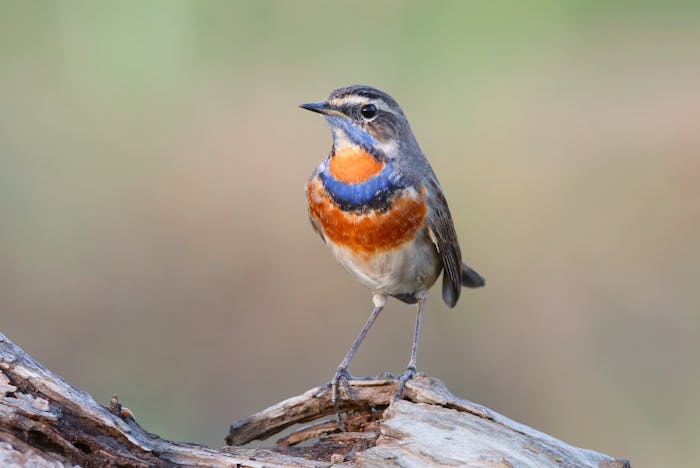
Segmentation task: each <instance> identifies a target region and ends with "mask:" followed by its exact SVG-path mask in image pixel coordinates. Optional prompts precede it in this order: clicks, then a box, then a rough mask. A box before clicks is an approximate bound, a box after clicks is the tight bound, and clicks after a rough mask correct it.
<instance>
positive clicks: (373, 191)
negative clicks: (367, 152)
mask: <svg viewBox="0 0 700 468" xmlns="http://www.w3.org/2000/svg"><path fill="white" fill-rule="evenodd" d="M319 176H320V178H321V182H323V186H324V187H325V189H326V191H327V192H328V194H329V195H330V196H331V199H332V200H333V201H334V202H335V204H336V205H338V206H339V207H340V208H341V209H342V210H345V211H355V210H364V209H388V208H389V207H390V205H391V200H390V198H391V196H392V195H393V194H394V193H395V192H396V191H397V190H401V189H404V188H406V186H405V185H404V184H403V182H402V181H401V179H400V177H398V176H397V175H396V174H395V173H394V171H393V168H392V163H391V162H389V163H388V164H386V165H385V166H384V168H382V170H381V171H380V172H379V173H378V174H376V175H374V176H372V177H370V178H369V179H367V180H366V181H364V182H361V183H359V184H346V183H344V182H340V181H338V180H337V179H335V178H333V176H331V175H330V174H328V172H327V168H326V167H325V164H324V168H323V170H322V171H320V173H319Z"/></svg>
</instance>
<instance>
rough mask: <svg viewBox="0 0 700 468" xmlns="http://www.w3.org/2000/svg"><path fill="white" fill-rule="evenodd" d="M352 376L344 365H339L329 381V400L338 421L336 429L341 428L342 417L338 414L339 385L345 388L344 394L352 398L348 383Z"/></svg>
mask: <svg viewBox="0 0 700 468" xmlns="http://www.w3.org/2000/svg"><path fill="white" fill-rule="evenodd" d="M353 379H354V377H353V376H352V375H350V372H348V369H347V368H346V367H339V368H338V370H336V371H335V375H334V376H333V379H331V381H330V387H331V402H332V403H333V410H335V418H336V421H337V422H338V429H340V430H341V431H342V430H343V419H342V418H341V416H340V386H341V385H342V386H343V390H345V395H346V396H347V397H348V398H353V396H352V390H350V384H349V383H348V380H353Z"/></svg>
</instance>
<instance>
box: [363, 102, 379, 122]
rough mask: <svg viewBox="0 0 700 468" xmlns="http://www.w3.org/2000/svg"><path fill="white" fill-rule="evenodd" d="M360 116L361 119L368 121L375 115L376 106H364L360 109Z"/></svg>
mask: <svg viewBox="0 0 700 468" xmlns="http://www.w3.org/2000/svg"><path fill="white" fill-rule="evenodd" d="M360 114H362V117H364V118H365V119H367V120H369V119H371V118H373V117H374V116H375V115H377V106H375V105H374V104H366V105H364V106H362V108H361V109H360Z"/></svg>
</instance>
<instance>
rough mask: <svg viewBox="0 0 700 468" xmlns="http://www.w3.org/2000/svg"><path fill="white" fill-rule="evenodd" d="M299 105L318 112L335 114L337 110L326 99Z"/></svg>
mask: <svg viewBox="0 0 700 468" xmlns="http://www.w3.org/2000/svg"><path fill="white" fill-rule="evenodd" d="M299 107H301V108H302V109H306V110H310V111H311V112H318V113H319V114H324V115H329V114H334V113H335V112H336V111H335V110H334V109H332V108H331V107H330V106H329V105H328V104H327V103H326V102H324V101H321V102H309V103H308V104H302V105H300V106H299Z"/></svg>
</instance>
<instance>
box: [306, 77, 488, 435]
mask: <svg viewBox="0 0 700 468" xmlns="http://www.w3.org/2000/svg"><path fill="white" fill-rule="evenodd" d="M299 107H301V108H303V109H306V110H309V111H312V112H316V113H319V114H321V115H322V116H323V117H324V118H325V120H326V122H327V123H328V125H329V126H330V130H331V134H332V138H333V144H332V147H331V150H330V153H329V154H328V156H327V157H326V158H325V159H324V160H323V161H322V162H321V163H320V165H319V166H318V167H317V168H316V170H315V171H314V172H313V174H312V175H311V177H310V179H309V180H308V182H307V183H306V202H307V208H308V216H309V219H310V221H311V225H312V227H313V229H314V230H315V231H316V232H317V233H318V234H319V235H320V236H321V238H322V239H323V240H324V242H325V243H326V245H327V246H328V247H330V250H331V251H332V253H333V255H334V256H335V258H336V259H337V260H338V261H339V262H340V264H341V265H342V266H343V267H344V268H345V269H346V270H347V271H348V272H349V273H350V274H351V275H352V276H354V277H355V278H356V279H357V280H359V281H360V282H361V283H362V284H364V285H365V286H367V287H368V288H369V289H370V290H371V291H372V302H373V306H374V307H373V308H372V312H371V314H370V316H369V318H368V319H367V321H366V323H365V325H364V326H363V328H362V330H361V331H360V334H359V335H358V336H357V338H356V339H355V341H354V342H353V344H352V346H351V347H350V349H349V350H348V352H347V354H346V355H345V358H344V359H343V360H342V361H341V363H340V365H339V366H338V368H337V370H336V372H335V374H334V376H333V378H332V379H331V381H330V382H329V383H328V384H326V386H325V387H326V388H328V387H330V389H331V399H332V402H333V407H334V409H335V413H336V417H337V421H338V426H339V427H340V428H341V429H342V426H341V414H340V410H339V402H340V386H341V385H342V386H343V388H344V390H345V393H346V395H347V396H349V397H352V393H351V391H350V387H349V384H348V380H352V379H354V377H352V375H351V374H350V373H349V371H348V367H349V365H350V361H351V360H352V358H353V356H354V355H355V353H356V352H357V350H358V348H359V347H360V344H361V343H362V341H363V339H364V338H365V336H366V334H367V332H368V331H369V329H370V327H371V326H372V324H373V323H374V321H375V320H376V319H377V317H378V316H379V313H380V312H381V311H382V309H383V308H384V306H385V304H386V302H387V299H388V298H389V297H393V298H396V299H398V300H399V301H402V302H404V303H407V304H415V305H416V306H417V315H416V323H415V331H414V334H413V341H412V345H411V355H410V359H409V362H408V366H407V367H406V370H405V372H404V373H403V374H402V375H401V376H400V377H398V382H399V385H398V390H397V393H396V395H395V396H394V400H396V399H398V398H401V396H402V394H403V390H404V386H405V384H406V382H407V381H409V380H410V379H412V378H413V377H415V376H416V372H417V371H416V354H417V350H418V339H419V335H420V329H421V322H422V318H423V309H424V306H425V301H426V296H427V293H428V290H429V289H430V288H431V287H432V286H433V285H434V284H435V282H436V281H437V279H438V277H439V276H440V273H442V299H443V301H444V302H445V304H447V306H448V307H450V308H452V307H454V306H455V304H457V300H458V299H459V296H460V291H461V287H462V286H465V287H467V288H478V287H481V286H484V284H485V280H484V278H483V277H482V276H481V275H480V274H479V273H477V272H476V271H475V270H474V269H472V268H471V267H470V266H468V265H467V264H466V263H464V262H463V261H462V254H461V250H460V246H459V242H458V241H457V234H456V232H455V227H454V223H453V221H452V216H451V215H450V210H449V208H448V206H447V201H446V199H445V195H444V194H443V191H442V189H441V187H440V183H439V182H438V179H437V177H436V176H435V173H434V171H433V169H432V167H431V166H430V163H429V162H428V160H427V159H426V157H425V155H424V154H423V152H422V150H421V149H420V147H419V146H418V142H417V141H416V138H415V137H414V135H413V132H412V131H411V127H410V125H409V123H408V120H407V119H406V116H405V115H404V112H403V110H402V109H401V107H400V106H399V105H398V104H397V102H396V101H395V100H394V99H393V98H392V97H391V96H389V95H388V94H387V93H385V92H383V91H380V90H379V89H377V88H374V87H371V86H365V85H351V86H346V87H342V88H338V89H335V90H333V91H332V92H331V93H330V94H329V95H328V97H327V98H326V99H324V100H323V101H320V102H311V103H307V104H301V105H300V106H299Z"/></svg>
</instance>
